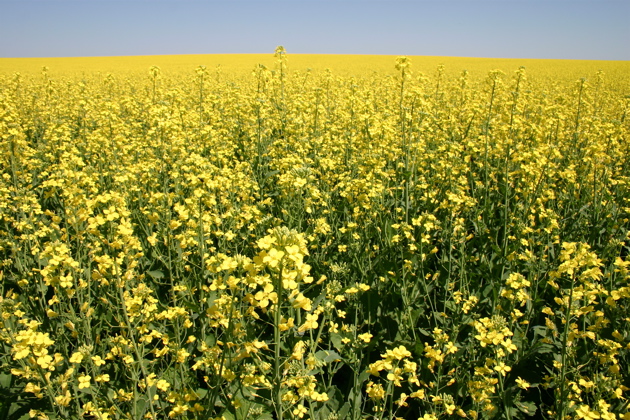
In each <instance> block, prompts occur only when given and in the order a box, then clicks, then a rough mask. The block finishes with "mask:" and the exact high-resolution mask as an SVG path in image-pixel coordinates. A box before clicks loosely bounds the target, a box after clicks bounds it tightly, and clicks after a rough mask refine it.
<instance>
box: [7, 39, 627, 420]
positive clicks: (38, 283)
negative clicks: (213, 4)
mask: <svg viewBox="0 0 630 420" xmlns="http://www.w3.org/2000/svg"><path fill="white" fill-rule="evenodd" d="M276 60H277V62H276V64H275V66H274V67H273V68H266V67H265V66H262V65H261V66H257V67H256V68H255V69H254V71H253V72H252V74H251V75H248V76H246V77H238V78H237V77H230V75H226V74H223V73H222V72H221V71H220V69H217V70H216V71H210V70H207V69H206V68H204V67H201V66H200V67H199V68H198V69H197V70H196V71H193V70H192V69H191V70H190V71H187V72H182V73H180V74H177V75H170V76H168V77H166V76H164V75H162V74H161V71H160V69H159V68H158V67H152V68H151V69H150V70H149V72H148V74H147V73H146V72H145V73H144V74H141V75H140V74H109V75H106V76H102V75H97V74H94V75H87V76H85V75H84V77H68V78H57V79H56V78H53V77H52V76H51V75H49V73H48V72H47V70H46V69H44V70H43V72H42V74H41V75H38V76H37V77H25V76H20V75H19V74H15V75H12V76H6V77H2V78H0V137H1V142H0V169H1V171H2V177H1V178H0V209H1V213H0V215H1V219H0V270H1V271H0V277H1V278H2V297H0V308H1V313H2V318H1V319H0V327H1V329H0V346H1V349H2V350H1V351H0V395H1V396H0V418H3V419H4V418H7V419H20V418H39V419H53V418H58V419H67V418H75V419H81V418H83V419H95V418H96V419H141V418H148V419H163V418H189V419H209V418H210V419H219V418H224V419H244V418H248V419H271V418H276V419H282V418H286V419H290V418H305V419H306V418H310V419H313V420H318V419H322V420H324V419H330V420H332V419H352V420H356V419H394V418H402V419H414V420H415V419H425V420H429V419H434V420H435V419H447V418H470V419H476V418H480V419H481V418H484V419H499V418H501V419H517V418H528V417H529V416H536V418H550V419H551V418H553V419H565V418H571V419H615V418H625V419H629V418H630V414H628V410H629V409H628V402H627V399H626V398H627V397H628V390H629V387H630V376H629V374H628V372H629V367H628V360H629V352H630V327H629V325H630V324H629V322H628V321H630V311H629V309H630V283H629V281H630V260H629V259H628V251H629V246H630V242H629V241H630V237H629V218H630V202H629V200H630V191H629V188H630V184H629V183H630V178H629V175H630V150H629V149H630V144H629V142H628V132H629V129H630V125H629V117H628V114H629V107H630V99H629V96H628V91H627V87H628V84H627V80H626V81H618V80H613V81H609V80H607V79H606V75H605V74H603V73H602V72H599V73H596V74H588V75H585V76H586V77H588V80H587V79H581V80H578V81H574V80H567V79H565V78H563V77H562V73H561V71H559V72H558V77H557V79H556V80H546V81H542V80H538V81H536V82H535V83H534V82H531V81H530V80H528V75H527V72H526V71H525V69H523V68H520V69H511V70H509V71H510V72H511V74H505V73H504V72H502V71H499V70H496V71H492V72H490V73H489V74H487V76H486V75H476V79H474V80H473V79H471V76H469V74H468V72H466V71H464V72H462V73H461V76H459V77H456V78H453V77H448V76H447V75H446V74H445V71H444V68H443V67H438V68H437V71H435V69H414V68H412V67H410V64H411V63H410V60H409V59H407V58H405V57H400V58H398V59H397V60H396V63H395V65H396V71H397V73H395V74H394V75H385V74H381V73H373V74H369V75H365V74H358V75H357V76H355V77H349V76H348V77H346V76H344V77H338V76H336V75H335V74H334V73H333V72H332V71H322V72H319V71H289V70H288V68H287V62H288V61H287V57H286V54H285V52H284V50H283V49H282V48H280V47H279V48H278V50H277V51H276ZM393 65H394V63H392V67H393ZM419 70H422V71H425V72H426V73H427V74H430V75H427V74H423V73H421V72H420V71H419ZM515 70H516V71H515ZM624 83H625V85H624ZM624 89H625V91H624Z"/></svg>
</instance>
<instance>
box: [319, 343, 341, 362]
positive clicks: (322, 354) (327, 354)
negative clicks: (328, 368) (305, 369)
mask: <svg viewBox="0 0 630 420" xmlns="http://www.w3.org/2000/svg"><path fill="white" fill-rule="evenodd" d="M335 347H336V346H335ZM315 358H316V359H317V360H319V361H320V362H322V363H324V364H328V363H330V362H334V361H338V360H341V355H340V354H339V353H337V352H336V351H332V350H330V351H329V350H320V351H318V352H317V353H315Z"/></svg>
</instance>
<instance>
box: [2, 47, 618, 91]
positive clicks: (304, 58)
mask: <svg viewBox="0 0 630 420" xmlns="http://www.w3.org/2000/svg"><path fill="white" fill-rule="evenodd" d="M287 56H288V69H289V71H300V72H303V71H307V70H312V71H325V70H326V69H330V70H331V71H332V72H333V73H335V74H337V75H339V76H369V75H372V74H374V73H385V74H392V75H393V74H395V73H396V69H395V68H394V65H393V63H394V62H395V60H396V57H398V56H397V55H376V54H373V55H366V54H292V53H290V52H288V54H287ZM407 57H408V58H409V59H410V60H411V62H412V63H413V67H412V68H411V70H412V71H414V72H420V73H423V74H433V73H434V72H435V70H436V68H437V66H439V65H443V66H444V71H445V73H446V75H447V76H454V75H458V74H459V73H461V71H463V70H468V71H469V73H470V75H471V77H473V78H475V77H480V78H482V77H485V76H486V75H487V73H488V72H489V71H491V70H495V69H500V70H502V71H504V72H506V73H511V72H514V71H516V70H518V69H519V68H520V67H521V66H523V67H525V68H526V70H527V73H528V76H529V77H530V78H532V77H534V78H538V77H540V78H548V77H553V76H554V75H556V74H558V72H559V71H561V72H562V74H563V76H564V77H574V78H582V77H590V76H592V75H594V74H595V73H596V72H597V71H600V70H601V71H603V72H604V73H605V74H607V75H609V76H611V77H610V78H609V79H611V80H612V79H614V80H616V81H617V82H621V83H624V84H626V90H627V86H628V85H630V76H628V75H630V61H623V60H574V59H546V58H543V59H537V58H491V57H455V56H418V55H409V56H407ZM274 60H275V59H274V56H273V54H272V53H269V54H180V55H133V56H131V55H130V56H89V57H87V56H86V57H28V58H0V75H3V74H4V75H11V74H13V73H15V72H19V73H21V74H22V75H25V76H28V75H33V74H39V73H40V72H41V69H42V67H44V66H45V67H47V68H48V72H49V75H51V76H54V74H55V73H59V74H63V75H64V76H66V77H67V76H69V75H71V74H74V75H87V74H89V73H94V72H97V73H98V72H102V73H120V72H131V73H136V72H144V71H146V70H147V69H148V68H149V67H151V66H158V67H160V70H161V71H162V73H164V74H169V73H177V72H181V71H187V70H188V71H190V72H191V73H192V72H193V71H194V70H195V69H196V68H197V67H199V66H200V65H202V66H206V68H208V70H216V69H217V68H218V67H220V68H221V71H222V72H223V73H229V74H231V75H233V76H238V75H246V74H249V73H251V71H252V70H253V69H254V68H255V67H256V66H257V65H259V64H262V65H264V66H266V67H268V68H273V67H274Z"/></svg>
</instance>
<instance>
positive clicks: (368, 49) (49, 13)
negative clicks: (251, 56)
mask: <svg viewBox="0 0 630 420" xmlns="http://www.w3.org/2000/svg"><path fill="white" fill-rule="evenodd" d="M628 22H630V0H613V1H608V0H440V1H438V0H408V1H400V0H380V1H374V0H361V1H359V0H282V1H278V0H270V1H266V0H258V1H242V0H224V1H201V0H197V1H195V0H0V39H2V42H0V57H74V56H112V55H161V54H225V53H273V50H274V49H275V47H276V46H277V45H284V46H285V47H286V49H287V51H288V53H289V54H391V55H433V56H435V55H440V56H466V57H504V58H561V59H593V60H630V24H628Z"/></svg>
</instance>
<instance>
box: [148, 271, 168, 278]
mask: <svg viewBox="0 0 630 420" xmlns="http://www.w3.org/2000/svg"><path fill="white" fill-rule="evenodd" d="M147 274H148V275H150V276H151V277H153V278H154V279H163V278H164V273H163V272H161V271H160V270H153V271H147Z"/></svg>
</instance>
